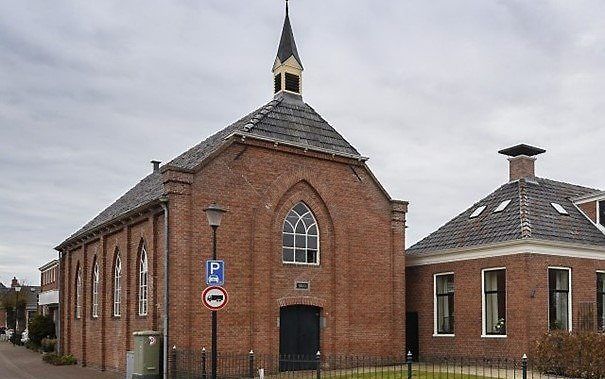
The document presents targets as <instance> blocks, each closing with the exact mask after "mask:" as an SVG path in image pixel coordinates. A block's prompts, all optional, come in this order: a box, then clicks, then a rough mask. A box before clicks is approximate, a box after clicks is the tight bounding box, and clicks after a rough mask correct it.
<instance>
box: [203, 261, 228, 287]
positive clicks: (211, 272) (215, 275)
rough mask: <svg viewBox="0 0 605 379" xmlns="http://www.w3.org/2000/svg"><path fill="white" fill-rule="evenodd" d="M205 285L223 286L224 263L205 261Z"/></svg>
mask: <svg viewBox="0 0 605 379" xmlns="http://www.w3.org/2000/svg"><path fill="white" fill-rule="evenodd" d="M206 284H207V285H209V286H222V285H224V284H225V261H221V260H212V259H209V260H207V261H206Z"/></svg>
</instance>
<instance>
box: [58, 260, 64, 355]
mask: <svg viewBox="0 0 605 379" xmlns="http://www.w3.org/2000/svg"><path fill="white" fill-rule="evenodd" d="M62 258H63V257H62V254H61V251H59V266H58V267H57V281H58V282H59V300H57V301H58V304H57V313H59V316H58V317H57V342H58V343H57V354H59V355H62V352H63V349H61V344H62V343H63V339H62V338H61V318H62V317H61V308H62V307H61V289H62V288H63V283H62V280H61V279H62V278H61V259H62Z"/></svg>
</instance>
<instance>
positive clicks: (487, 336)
mask: <svg viewBox="0 0 605 379" xmlns="http://www.w3.org/2000/svg"><path fill="white" fill-rule="evenodd" d="M481 338H508V336H507V335H506V334H482V335H481Z"/></svg>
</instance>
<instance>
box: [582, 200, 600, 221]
mask: <svg viewBox="0 0 605 379" xmlns="http://www.w3.org/2000/svg"><path fill="white" fill-rule="evenodd" d="M578 207H579V208H580V209H581V210H582V212H584V213H585V214H586V216H588V218H589V219H591V220H592V222H594V223H596V222H597V202H596V201H591V202H588V203H584V204H578Z"/></svg>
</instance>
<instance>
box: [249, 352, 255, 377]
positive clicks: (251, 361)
mask: <svg viewBox="0 0 605 379" xmlns="http://www.w3.org/2000/svg"><path fill="white" fill-rule="evenodd" d="M248 378H254V351H253V350H250V354H249V356H248Z"/></svg>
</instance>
